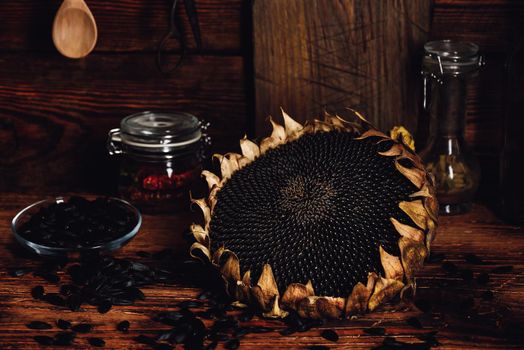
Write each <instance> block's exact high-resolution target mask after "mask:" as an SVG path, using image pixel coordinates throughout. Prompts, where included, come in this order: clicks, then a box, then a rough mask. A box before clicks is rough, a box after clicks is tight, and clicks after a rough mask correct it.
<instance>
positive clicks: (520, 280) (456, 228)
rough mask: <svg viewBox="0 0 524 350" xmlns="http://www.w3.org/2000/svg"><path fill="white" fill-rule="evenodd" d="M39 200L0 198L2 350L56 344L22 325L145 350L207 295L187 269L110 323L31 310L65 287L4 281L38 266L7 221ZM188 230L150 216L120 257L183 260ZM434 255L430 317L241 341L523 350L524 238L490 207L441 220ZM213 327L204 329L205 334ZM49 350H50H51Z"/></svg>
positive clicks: (376, 317) (423, 290) (396, 314)
mask: <svg viewBox="0 0 524 350" xmlns="http://www.w3.org/2000/svg"><path fill="white" fill-rule="evenodd" d="M38 199H39V197H38V196H30V195H15V194H0V349H35V348H36V349H38V348H39V346H38V345H37V344H36V343H35V342H34V340H33V339H32V337H33V336H35V335H46V334H47V335H53V334H55V333H56V332H57V329H56V328H54V329H53V330H41V331H35V330H30V329H28V328H27V327H26V326H25V324H27V323H28V322H30V321H33V320H42V321H47V322H49V323H54V322H55V320H57V319H59V318H62V319H66V320H70V321H74V322H79V321H86V322H90V323H92V324H94V325H95V329H94V331H93V332H92V333H91V334H89V335H87V334H86V335H84V334H79V335H78V337H77V339H76V340H75V343H74V344H75V348H78V349H85V348H90V347H89V345H88V344H87V342H86V338H87V337H89V336H97V337H101V338H103V339H104V340H105V341H106V345H105V348H106V349H148V348H149V347H148V346H146V345H142V344H139V343H137V342H135V341H133V339H132V338H133V337H135V336H137V335H138V334H145V335H154V334H155V332H156V331H158V329H160V328H166V326H162V325H159V323H156V322H153V321H152V320H151V317H152V316H153V315H155V314H157V313H158V312H161V311H165V310H168V309H169V310H176V309H177V308H176V304H177V303H178V302H180V301H183V300H188V299H191V298H195V297H196V296H197V295H198V294H199V293H200V290H199V289H198V288H194V287H190V286H188V284H187V281H186V280H185V279H184V278H183V271H182V269H183V265H182V264H174V266H173V269H174V270H175V271H179V272H181V274H180V276H181V277H180V278H179V280H177V282H176V283H175V284H172V285H155V286H151V287H145V288H143V291H144V293H145V295H146V300H145V301H140V302H137V303H136V304H135V305H133V306H115V307H113V308H112V309H111V311H109V312H108V313H106V314H99V313H98V312H97V311H96V310H95V307H93V306H86V307H84V309H85V311H83V312H72V311H69V310H68V309H66V308H64V307H57V306H51V305H49V304H47V303H44V302H42V301H37V300H33V299H32V297H31V294H30V289H31V287H33V286H35V285H38V284H41V285H44V286H45V287H46V290H48V291H55V292H56V291H57V289H58V286H57V285H54V286H53V285H52V284H51V283H49V282H46V281H43V280H42V279H41V278H39V277H35V276H33V275H32V274H26V275H24V276H21V277H11V276H10V275H9V274H8V272H7V271H8V269H9V268H11V267H14V266H25V265H32V266H34V265H36V264H37V263H36V262H34V261H31V260H28V259H27V258H22V257H21V255H22V254H21V250H20V248H19V247H18V246H17V244H16V242H15V241H14V239H13V237H12V235H11V231H10V221H11V219H12V217H13V216H14V215H15V214H16V212H17V211H18V210H20V209H21V208H23V207H24V206H26V205H28V204H30V203H32V202H33V201H36V200H38ZM190 221H191V214H187V213H186V214H180V215H177V216H170V217H167V216H145V217H144V222H143V226H142V229H141V230H140V232H139V234H138V236H137V237H136V238H135V239H134V240H133V241H132V242H131V243H130V244H129V245H127V246H126V247H125V248H124V249H122V250H121V251H119V252H118V253H117V256H119V257H129V258H131V257H132V258H133V259H136V258H137V257H136V252H137V251H139V250H143V251H150V252H156V251H160V250H162V249H164V248H166V247H169V248H174V249H175V250H176V251H177V252H178V254H179V256H180V257H181V260H183V256H184V253H183V252H184V249H185V247H184V244H185V243H184V241H183V239H182V232H183V231H184V230H185V229H186V228H187V225H188V223H189V222H190ZM433 247H434V248H433V256H434V258H435V259H436V258H438V257H439V256H440V257H441V258H442V254H444V255H445V258H444V260H443V261H438V262H437V261H436V262H430V263H427V264H426V266H425V267H424V269H423V271H422V272H420V273H419V277H418V280H417V284H418V289H417V296H416V300H417V303H418V305H423V304H424V303H426V304H427V302H428V301H429V302H430V306H431V309H430V311H429V312H426V313H424V312H422V311H420V310H417V309H416V308H415V307H413V306H410V305H406V304H404V305H401V306H397V307H386V308H385V309H383V310H381V311H378V312H375V313H373V314H370V315H365V316H361V317H359V318H358V319H355V320H344V321H330V322H328V323H326V324H325V325H324V326H321V327H319V328H314V329H312V330H310V331H308V332H304V333H295V334H293V335H290V336H282V335H280V334H279V333H278V332H277V331H275V332H271V333H265V334H247V335H246V336H244V337H242V338H241V339H240V341H241V343H240V348H241V349H244V348H245V349H258V348H264V349H284V348H285V349H295V348H296V349H307V348H308V347H310V346H312V345H325V346H329V348H331V349H371V348H373V347H375V346H378V345H380V344H382V342H383V339H384V336H371V335H367V334H365V333H364V332H363V328H366V327H370V326H372V325H374V326H380V327H384V328H385V329H386V334H387V335H389V336H393V337H395V338H396V339H397V340H401V341H404V342H410V343H417V342H418V343H420V342H421V341H420V340H419V339H418V338H417V337H416V335H417V334H418V335H420V334H422V333H427V332H428V331H432V330H434V331H438V333H437V335H436V338H437V340H438V342H439V343H440V346H439V347H437V348H438V349H461V350H463V349H522V348H524V305H523V304H524V230H523V229H522V228H519V227H515V226H511V225H507V224H504V223H503V222H501V221H500V220H498V219H497V218H496V217H495V216H494V215H493V214H492V213H491V212H490V211H488V210H487V209H486V208H485V207H482V206H479V205H477V206H475V208H474V210H473V211H472V212H471V213H469V214H467V215H463V216H456V217H443V218H441V220H440V227H439V232H438V235H437V239H436V241H435V243H434V246H433ZM466 254H475V255H476V256H478V257H480V258H481V259H482V260H483V261H484V263H482V264H472V263H471V258H470V259H469V262H467V261H466V260H468V259H465V257H466ZM437 260H439V259H437ZM446 261H449V262H452V263H454V264H455V265H456V266H457V267H458V271H459V272H455V273H450V272H446V271H445V270H444V269H443V268H442V263H443V262H446ZM501 265H511V266H513V271H512V272H509V273H493V272H492V271H493V269H494V268H496V267H497V266H501ZM463 270H471V271H472V272H473V274H474V275H473V277H474V278H473V280H472V281H469V282H468V281H465V280H464V279H463V278H462V275H463V274H461V273H460V271H463ZM482 272H486V273H488V274H489V282H488V283H487V284H482V283H479V282H478V281H477V278H478V276H479V274H480V273H482ZM64 278H65V277H64V276H62V279H64ZM488 290H489V291H492V292H493V296H494V297H493V299H492V300H490V301H486V300H483V299H482V295H483V293H484V292H486V291H488ZM484 295H485V294H484ZM471 301H473V304H471ZM470 306H471V308H470ZM410 317H417V318H418V319H419V320H420V321H421V323H422V325H423V329H417V328H415V327H413V326H411V325H409V324H408V323H407V322H406V321H407V320H408V318H410ZM124 319H126V320H129V321H130V322H131V329H130V331H129V333H127V334H126V333H121V332H118V331H116V329H115V325H116V324H117V323H118V322H119V321H121V320H124ZM210 322H211V321H205V323H206V325H209V324H210ZM248 325H264V326H268V327H272V328H275V329H277V330H278V329H282V328H284V325H283V324H282V323H281V322H279V321H273V320H262V319H260V318H258V317H255V318H254V319H253V320H252V321H249V323H248ZM328 328H329V329H334V330H336V331H337V333H338V334H339V336H340V339H339V341H338V342H330V341H327V340H324V339H323V338H322V337H321V336H320V333H321V331H322V330H323V329H328ZM222 346H223V344H221V345H220V346H219V348H222ZM42 348H45V349H53V347H52V346H45V347H42ZM178 348H181V347H180V346H179V347H178Z"/></svg>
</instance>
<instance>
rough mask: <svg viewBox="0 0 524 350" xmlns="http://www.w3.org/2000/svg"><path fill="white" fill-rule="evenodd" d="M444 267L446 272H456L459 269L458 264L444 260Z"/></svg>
mask: <svg viewBox="0 0 524 350" xmlns="http://www.w3.org/2000/svg"><path fill="white" fill-rule="evenodd" d="M442 269H443V270H444V271H446V272H449V273H454V272H456V271H457V265H455V264H454V263H452V262H451V261H444V262H443V263H442Z"/></svg>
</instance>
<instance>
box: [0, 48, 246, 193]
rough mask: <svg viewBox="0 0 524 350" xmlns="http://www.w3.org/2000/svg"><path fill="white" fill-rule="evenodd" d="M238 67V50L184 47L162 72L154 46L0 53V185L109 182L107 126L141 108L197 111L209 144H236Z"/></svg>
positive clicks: (105, 186)
mask: <svg viewBox="0 0 524 350" xmlns="http://www.w3.org/2000/svg"><path fill="white" fill-rule="evenodd" d="M171 57H172V59H176V58H177V57H176V56H171ZM19 67H24V69H22V70H20V69H19ZM242 71H243V60H242V58H240V57H229V56H225V57H219V56H189V57H187V59H186V61H185V63H184V65H183V66H182V67H181V68H180V70H178V71H177V72H176V74H171V75H167V76H164V75H162V74H160V73H159V72H158V71H157V69H156V67H155V61H154V55H153V54H150V53H137V54H133V55H129V56H127V55H112V54H93V55H91V56H89V57H88V59H86V60H84V61H72V60H66V59H63V58H62V57H59V56H55V55H53V54H45V53H42V54H39V55H32V56H28V55H26V54H24V53H12V54H7V53H4V54H2V55H0V76H2V79H1V81H0V115H1V117H2V124H1V125H0V135H1V136H2V141H1V143H0V146H1V147H0V154H1V157H0V189H3V190H10V191H24V190H30V189H32V190H38V191H45V192H53V191H57V190H60V191H64V190H66V189H67V188H79V187H80V188H92V189H94V190H97V191H106V192H107V191H110V190H111V189H112V188H114V183H113V182H112V179H113V178H114V175H115V170H116V169H115V167H116V161H115V160H114V159H113V160H110V159H109V157H108V155H107V151H106V149H105V144H106V135H107V132H108V131H109V130H110V129H111V128H115V127H118V126H119V122H120V119H122V118H123V117H125V116H126V115H129V114H131V113H136V112H138V111H143V110H168V111H170V110H174V111H184V112H189V113H193V114H195V115H197V116H198V117H200V118H203V119H205V120H207V121H209V122H210V123H211V124H212V128H211V129H210V134H211V136H212V138H213V142H214V146H215V148H214V150H215V151H223V150H231V149H232V148H235V147H238V140H239V139H240V138H241V137H242V136H243V135H244V133H245V132H246V129H245V127H246V102H245V94H244V85H243V84H244V83H243V75H242ZM12 72H17V73H16V74H12ZM232 125H233V126H234V127H231V126H232Z"/></svg>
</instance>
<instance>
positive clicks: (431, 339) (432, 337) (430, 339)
mask: <svg viewBox="0 0 524 350" xmlns="http://www.w3.org/2000/svg"><path fill="white" fill-rule="evenodd" d="M437 333H438V332H437V331H431V332H428V333H422V334H417V335H416V337H417V339H420V340H422V341H424V342H425V343H426V344H427V345H428V346H429V347H433V346H439V345H440V343H439V341H438V340H437V338H436V335H437Z"/></svg>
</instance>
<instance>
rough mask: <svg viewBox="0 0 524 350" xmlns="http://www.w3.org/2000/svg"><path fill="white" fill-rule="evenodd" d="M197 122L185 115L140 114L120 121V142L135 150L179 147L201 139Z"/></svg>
mask: <svg viewBox="0 0 524 350" xmlns="http://www.w3.org/2000/svg"><path fill="white" fill-rule="evenodd" d="M200 127H201V123H200V121H199V120H198V118H197V117H195V116H194V115H192V114H189V113H167V112H150V111H146V112H140V113H136V114H132V115H130V116H128V117H125V118H124V119H122V121H121V122H120V136H121V138H122V142H124V143H126V144H128V145H133V146H138V147H166V146H169V147H179V146H185V145H189V144H192V143H195V142H197V141H199V140H200V138H201V137H202V131H201V128H200Z"/></svg>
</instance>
